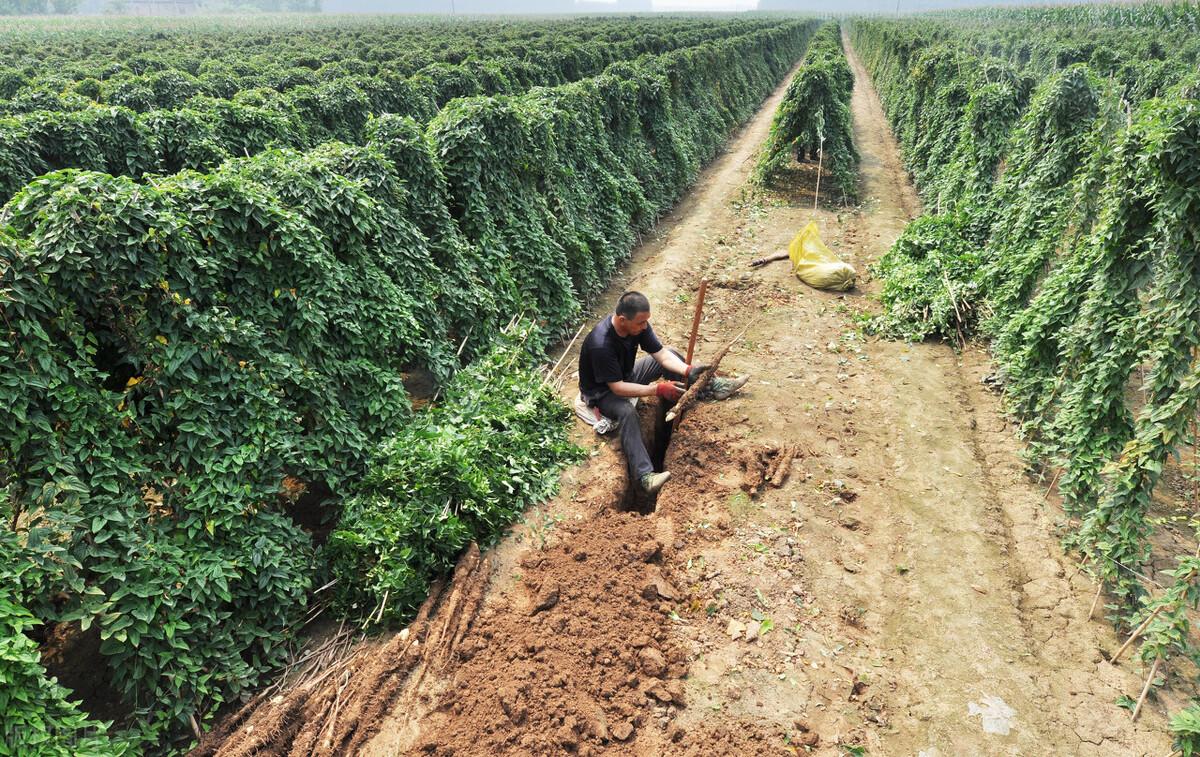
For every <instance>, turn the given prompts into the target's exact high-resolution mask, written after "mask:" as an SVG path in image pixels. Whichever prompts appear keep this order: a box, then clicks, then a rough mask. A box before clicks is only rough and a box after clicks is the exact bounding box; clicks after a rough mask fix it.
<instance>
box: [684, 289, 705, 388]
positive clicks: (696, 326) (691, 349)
mask: <svg viewBox="0 0 1200 757" xmlns="http://www.w3.org/2000/svg"><path fill="white" fill-rule="evenodd" d="M707 291H708V279H700V292H699V293H698V294H697V295H696V313H695V315H693V316H692V335H691V337H690V338H689V339H688V350H687V360H686V361H684V362H686V363H687V364H688V365H691V364H692V355H693V354H694V353H695V351H696V334H697V333H699V331H700V314H701V311H703V310H704V294H705V293H706V292H707ZM684 378H687V377H686V376H685V377H684Z"/></svg>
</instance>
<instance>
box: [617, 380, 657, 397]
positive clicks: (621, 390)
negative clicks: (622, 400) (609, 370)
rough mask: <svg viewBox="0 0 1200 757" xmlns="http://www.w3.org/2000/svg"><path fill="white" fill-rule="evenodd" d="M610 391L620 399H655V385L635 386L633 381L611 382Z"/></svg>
mask: <svg viewBox="0 0 1200 757" xmlns="http://www.w3.org/2000/svg"><path fill="white" fill-rule="evenodd" d="M608 389H609V391H611V392H612V393H613V394H615V395H617V396H618V397H653V396H654V393H655V387H654V384H635V383H633V382H632V381H609V382H608Z"/></svg>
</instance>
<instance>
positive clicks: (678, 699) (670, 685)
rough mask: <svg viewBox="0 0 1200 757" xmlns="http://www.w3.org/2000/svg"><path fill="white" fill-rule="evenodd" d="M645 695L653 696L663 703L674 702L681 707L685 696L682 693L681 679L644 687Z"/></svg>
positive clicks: (684, 701)
mask: <svg viewBox="0 0 1200 757" xmlns="http://www.w3.org/2000/svg"><path fill="white" fill-rule="evenodd" d="M646 695H647V696H649V697H653V698H654V699H657V700H658V701H660V702H662V703H663V704H672V703H674V704H676V705H679V706H680V707H683V706H684V704H685V703H686V698H685V697H684V694H683V683H682V682H681V681H667V682H666V683H656V684H654V685H653V686H651V687H650V688H648V689H646Z"/></svg>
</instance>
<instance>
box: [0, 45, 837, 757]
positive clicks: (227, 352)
mask: <svg viewBox="0 0 1200 757" xmlns="http://www.w3.org/2000/svg"><path fill="white" fill-rule="evenodd" d="M814 27H815V24H813V23H809V22H784V21H781V22H776V23H774V24H772V25H771V26H769V27H768V28H765V29H760V30H758V31H754V32H751V33H747V34H742V35H736V36H731V37H727V38H724V39H716V40H713V41H710V42H705V43H703V44H700V45H696V46H693V47H689V48H686V49H681V50H676V51H672V52H668V53H666V54H664V55H660V56H654V57H642V58H639V59H638V60H635V61H628V62H620V63H616V64H613V65H611V66H609V67H608V68H607V70H606V71H605V72H604V73H603V74H601V75H599V76H596V77H593V78H588V79H583V80H581V81H578V82H573V83H569V84H565V85H562V86H558V87H552V88H538V89H534V90H531V91H529V92H527V93H524V94H520V95H514V96H497V97H468V98H461V99H457V100H454V101H452V102H450V103H449V104H448V105H447V106H446V107H445V108H443V109H442V110H441V111H440V112H439V113H438V114H437V115H436V116H435V117H434V118H432V119H431V120H430V121H429V122H428V123H421V122H418V121H416V120H414V119H412V118H408V117H402V116H395V115H385V116H381V117H379V118H375V119H372V120H370V121H368V122H366V124H365V126H364V134H363V140H362V141H363V143H362V144H361V145H347V144H343V143H329V144H325V145H320V146H317V147H314V148H312V149H309V150H306V151H300V150H294V149H286V150H267V151H264V152H261V153H260V154H257V155H253V156H251V157H246V158H240V159H233V160H229V161H226V162H224V163H223V164H221V165H220V166H219V167H217V168H216V169H215V170H213V171H211V172H210V173H206V174H204V173H197V172H192V171H183V172H180V173H177V174H173V175H169V176H157V177H146V178H145V180H138V179H136V178H134V177H131V176H114V175H111V174H107V173H99V172H92V171H77V170H68V171H60V172H57V173H52V174H50V175H48V176H45V177H43V178H39V179H36V180H35V181H33V182H32V183H31V184H30V185H29V186H27V187H26V188H24V189H23V190H22V191H20V192H19V193H18V194H17V195H16V196H15V197H14V198H13V199H12V200H11V201H10V202H9V203H8V205H7V206H6V207H5V208H4V210H3V212H2V214H0V221H2V222H3V224H4V226H3V232H2V233H0V315H2V316H3V318H2V321H3V324H4V325H3V327H0V377H2V378H0V406H2V407H3V410H0V476H3V478H0V488H2V489H3V492H4V495H5V496H4V499H5V500H6V501H8V502H10V503H11V506H12V511H11V512H10V513H9V517H6V518H5V519H4V520H5V524H6V526H5V528H3V530H0V549H3V550H4V560H3V561H2V564H3V565H5V566H19V567H17V568H16V570H17V573H16V574H15V575H5V576H4V579H5V581H4V584H5V587H6V591H7V592H8V594H7V595H6V596H5V597H0V610H4V611H5V614H4V618H5V619H6V621H5V622H6V623H7V626H6V627H7V628H9V630H10V632H12V633H13V636H12V639H13V640H15V642H18V643H19V642H20V638H19V636H20V631H15V632H13V631H12V629H13V628H18V629H19V628H20V627H21V625H22V624H23V623H28V622H30V621H29V620H28V617H29V616H30V615H32V617H33V618H34V619H35V620H36V621H39V622H42V623H58V624H79V627H80V628H81V629H82V630H83V631H84V632H89V631H88V629H91V630H90V633H98V634H99V638H100V641H101V645H100V652H101V654H102V655H103V656H104V659H105V664H106V665H107V667H108V668H109V670H110V672H111V678H112V680H113V681H114V683H115V685H116V686H117V687H118V689H119V690H120V691H121V693H122V696H123V697H124V699H125V701H126V702H127V704H128V705H130V706H131V708H133V710H134V712H135V714H136V722H139V723H141V724H143V725H142V728H143V730H142V731H141V732H140V733H137V734H133V735H132V736H129V738H131V739H132V740H133V742H135V743H140V744H142V745H143V747H142V748H144V745H146V744H154V743H159V744H163V743H166V742H163V741H161V739H163V737H164V734H166V733H172V734H175V735H176V737H178V735H179V734H180V733H182V732H186V731H188V730H190V727H189V724H190V723H191V722H192V721H193V719H194V721H195V723H196V724H203V723H205V722H207V721H208V720H209V719H211V717H212V716H213V714H214V712H215V711H216V709H217V708H218V707H219V706H220V705H221V703H222V702H225V701H229V700H230V698H232V697H236V696H238V695H240V694H241V693H242V692H245V691H246V690H247V688H248V687H250V686H252V685H254V683H255V681H257V680H258V678H259V676H261V675H262V673H263V672H264V671H266V670H269V669H270V668H272V667H273V666H275V665H277V664H279V662H280V661H281V660H282V659H283V657H284V655H286V653H287V650H288V649H289V646H290V640H291V636H292V631H293V629H294V628H295V626H296V624H297V622H298V621H299V620H300V619H301V618H303V617H304V614H305V611H306V608H307V602H308V592H309V590H310V589H311V588H312V587H313V586H314V585H316V584H315V582H316V581H318V580H320V581H322V582H324V581H325V580H326V578H327V575H326V574H327V572H329V571H330V570H331V571H332V573H331V575H332V577H333V578H335V579H337V581H338V587H339V588H338V590H337V591H338V595H339V607H340V608H341V609H342V611H343V612H346V613H348V614H350V615H351V616H355V615H358V616H361V615H362V614H363V612H364V608H367V607H370V608H371V609H374V608H375V607H376V606H379V607H380V608H381V614H383V613H386V614H385V617H387V618H401V617H403V616H404V615H405V613H407V612H408V611H410V610H411V608H412V606H413V604H414V603H415V602H417V601H418V599H419V597H420V595H421V593H422V592H423V591H424V587H425V585H426V582H427V581H428V579H429V574H430V571H432V570H436V569H437V568H439V567H441V566H443V565H444V564H445V563H446V561H447V560H448V559H450V558H451V557H452V556H453V554H454V552H455V551H456V550H457V549H458V548H459V547H461V546H462V544H463V543H465V541H466V540H469V539H472V538H476V539H484V538H487V537H489V536H490V535H494V534H495V533H496V532H497V531H498V530H499V529H500V528H502V527H503V526H504V524H505V523H506V522H507V519H508V518H510V517H511V516H512V513H513V512H516V511H518V510H519V509H520V507H522V506H523V505H524V504H527V503H528V502H529V501H531V500H532V499H535V498H537V497H540V496H544V494H545V492H546V491H548V489H549V487H551V486H552V484H553V476H550V477H549V478H547V477H546V476H547V475H548V473H547V472H549V473H552V472H553V471H554V470H555V468H556V465H558V464H561V462H562V461H563V460H564V459H566V458H567V457H569V450H568V449H567V448H566V447H564V446H563V445H562V444H561V443H560V441H558V440H557V439H558V437H556V436H555V433H553V432H552V431H551V430H550V426H549V423H550V421H552V420H554V418H555V417H556V416H555V415H554V414H553V413H552V412H551V411H550V410H549V409H548V407H549V406H547V405H546V404H545V402H544V398H543V399H539V395H538V394H537V393H533V394H531V395H530V397H529V398H528V402H524V401H522V400H520V399H519V398H518V397H517V395H515V394H514V392H515V391H516V387H519V386H520V385H521V384H522V382H521V381H520V380H516V379H513V378H512V377H508V378H506V377H505V375H506V374H504V370H502V369H503V368H504V367H505V366H512V365H513V364H514V363H519V362H520V361H519V360H518V359H517V356H519V354H521V351H522V350H524V351H533V352H538V351H540V350H541V348H542V346H543V345H544V344H545V341H546V340H547V339H548V338H550V337H551V336H553V335H555V334H558V333H561V332H562V331H563V330H564V329H565V328H566V327H567V326H568V324H570V323H571V322H573V320H574V319H576V318H577V316H578V315H579V313H580V309H581V304H582V303H583V302H584V301H586V299H587V298H588V297H590V296H591V295H593V294H594V293H595V292H597V291H598V290H599V288H600V287H601V286H602V285H603V283H604V282H605V281H606V280H607V278H608V277H609V276H610V274H611V273H612V271H613V270H614V268H615V266H616V265H617V263H618V262H619V261H620V260H622V259H623V258H624V257H625V256H626V255H627V254H628V252H629V250H630V249H631V247H632V245H633V243H634V241H635V239H636V236H637V234H638V233H639V232H640V231H642V230H644V229H646V228H648V227H649V226H650V225H651V224H652V223H653V222H654V221H655V220H656V218H657V217H658V216H659V215H660V214H661V213H662V212H663V211H664V210H665V209H666V208H668V207H669V206H670V205H671V204H672V203H673V202H674V201H675V199H676V198H677V197H678V196H679V194H680V193H681V192H682V191H683V190H684V188H685V187H686V186H687V185H688V184H689V183H690V182H691V181H692V180H693V178H694V177H695V175H696V172H697V171H698V170H699V167H700V166H701V164H702V163H703V162H704V161H706V160H708V159H709V158H710V157H712V156H713V155H714V154H715V152H716V151H717V150H718V149H719V147H720V145H721V144H722V143H723V141H724V139H725V138H726V135H727V134H728V133H729V131H730V129H731V128H732V127H733V126H735V125H736V124H738V123H740V122H741V121H742V120H744V119H745V118H746V117H747V116H749V114H750V113H751V112H752V111H753V109H754V108H755V107H756V106H757V105H758V103H759V102H761V100H762V98H763V97H764V96H765V95H766V94H767V93H768V92H769V91H770V90H771V88H772V87H774V86H775V84H776V83H777V82H778V81H779V79H780V78H781V77H782V75H783V74H784V73H785V72H786V71H787V69H788V68H789V67H790V66H791V64H792V63H793V61H795V60H797V59H798V58H799V56H800V55H801V54H802V53H803V50H804V47H805V45H806V44H807V41H808V39H809V37H810V36H811V34H812V32H813V30H814ZM520 314H526V318H525V319H518V320H533V321H536V322H537V324H539V325H538V327H537V328H535V329H532V330H528V329H527V330H526V335H525V336H524V343H523V347H521V348H520V349H519V350H518V351H517V352H516V353H513V352H512V349H511V348H508V349H509V351H508V352H507V353H506V352H504V351H503V350H504V349H505V348H504V345H497V344H496V340H497V335H499V334H501V333H502V332H503V331H504V328H503V326H504V324H505V323H506V322H510V321H512V320H513V317H514V316H519V315H520ZM459 345H461V346H459ZM459 350H461V351H462V354H463V357H464V359H466V360H469V361H473V362H474V365H475V366H476V367H474V368H472V369H470V370H468V371H465V372H460V373H459V374H458V376H456V377H455V378H454V379H453V381H459V382H467V383H465V384H461V386H460V387H459V388H458V389H455V388H454V384H453V383H452V385H451V388H450V390H449V400H448V401H447V403H446V405H445V406H443V407H441V408H439V409H438V411H437V413H438V414H437V415H436V416H430V417H425V416H424V415H419V416H414V414H413V413H412V412H411V411H410V410H409V406H408V400H407V397H406V393H405V389H404V383H403V382H404V378H405V375H406V373H407V372H408V371H411V370H413V369H414V368H423V369H427V370H429V371H430V372H431V373H432V374H433V375H434V376H435V377H436V378H438V379H439V380H445V379H446V378H447V377H448V376H449V375H450V374H451V373H452V372H453V371H454V370H455V368H456V367H457V366H458V364H459V361H458V358H457V357H456V353H457V352H459ZM496 350H500V351H496ZM487 366H492V367H491V368H488V367H487ZM497 366H499V367H497ZM514 370H516V368H515V367H514ZM489 376H490V378H489ZM460 377H462V378H460ZM527 380H528V379H526V380H525V381H527ZM505 428H508V429H509V430H508V432H506V433H502V434H500V433H497V431H500V430H503V429H505ZM558 433H561V430H560V431H559V432H558ZM381 442H382V444H381ZM423 444H424V445H425V446H424V447H422V446H421V445H423ZM506 444H508V445H512V446H507V447H506V446H505V445H506ZM452 474H456V475H457V478H454V477H450V478H448V476H451V475H452ZM454 481H458V483H457V484H453V485H451V484H452V482H454ZM285 482H287V485H286V486H285ZM501 482H507V484H503V483H501ZM498 487H502V488H504V489H505V491H498V490H497V489H498ZM305 490H306V491H307V495H306V496H311V495H319V494H320V493H321V492H326V493H329V492H332V493H333V498H334V499H336V500H338V501H343V500H352V504H351V505H347V506H346V508H345V510H344V514H343V516H342V518H343V520H342V522H341V524H340V525H339V526H338V528H337V530H336V532H335V533H336V534H337V535H336V536H335V537H334V538H331V540H330V543H329V546H327V547H315V546H314V545H313V543H312V542H311V540H310V538H309V536H308V535H307V534H306V533H305V531H303V530H302V529H301V528H300V527H299V526H298V525H296V523H295V522H294V520H293V518H292V517H290V515H289V512H290V510H291V507H292V505H291V504H289V502H290V500H289V498H288V497H287V496H284V495H283V494H281V492H286V493H293V494H294V493H295V492H297V491H305ZM330 555H332V556H333V558H332V561H331V562H332V567H331V568H327V567H325V566H327V565H328V564H329V563H330V560H329V557H330ZM381 593H382V596H380V594H381ZM385 599H386V600H387V601H383V600H385ZM6 603H7V604H6ZM6 608H7V609H6ZM0 643H7V642H5V641H2V640H0ZM24 654H25V655H26V657H25V659H28V653H27V650H26V652H24ZM21 671H22V672H21V675H23V676H24V677H25V679H30V680H35V681H37V680H41V679H38V677H37V675H35V674H36V670H32V672H31V668H30V667H29V665H25V666H24V667H22V668H21ZM0 673H3V671H0ZM43 675H44V674H43ZM39 686H40V687H41V688H40V689H39V690H38V692H37V694H36V695H33V694H30V695H28V696H26V700H28V701H37V702H40V703H42V705H41V706H40V709H39V706H32V707H24V708H20V709H18V710H16V711H15V712H17V714H16V715H8V716H7V717H6V718H4V719H0V726H3V730H0V734H2V735H3V737H4V738H5V739H7V740H8V743H10V744H11V743H13V739H14V737H15V736H14V733H15V732H16V731H14V730H13V729H24V731H25V732H26V733H27V734H28V733H33V734H40V737H41V738H43V740H44V741H45V743H46V744H48V745H49V746H48V747H47V748H46V750H45V751H47V752H55V751H57V752H58V753H68V752H72V751H85V750H84V749H83V747H82V746H81V744H85V742H82V741H80V739H81V738H83V737H84V736H86V735H88V734H91V735H92V736H95V737H96V738H99V739H102V740H103V739H108V738H109V737H107V736H104V735H103V734H101V735H99V736H96V733H97V731H96V727H95V726H87V727H80V724H79V722H78V717H79V716H78V712H77V711H76V712H75V713H74V714H71V713H68V714H67V715H64V714H62V708H63V707H64V706H65V705H64V704H63V702H62V701H61V700H62V697H61V696H60V695H61V692H55V691H54V690H53V689H51V688H48V684H46V683H44V682H42V683H41V684H39ZM14 723H15V724H16V725H15V726H14V725H13V724H14ZM121 738H122V739H125V738H126V736H122V737H121ZM115 743H116V742H112V741H111V740H110V743H108V744H107V745H106V746H104V747H103V748H102V749H101V750H100V751H103V749H110V750H111V749H115V747H114V744H115ZM89 748H90V747H89Z"/></svg>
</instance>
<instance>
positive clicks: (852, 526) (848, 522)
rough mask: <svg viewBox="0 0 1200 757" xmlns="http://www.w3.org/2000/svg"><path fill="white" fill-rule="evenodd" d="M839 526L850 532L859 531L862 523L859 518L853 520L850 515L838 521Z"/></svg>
mask: <svg viewBox="0 0 1200 757" xmlns="http://www.w3.org/2000/svg"><path fill="white" fill-rule="evenodd" d="M838 525H839V526H841V527H842V528H845V529H848V530H850V531H857V530H858V529H859V527H860V526H862V521H860V520H859V519H858V518H851V517H850V516H849V515H844V516H842V517H841V518H839V519H838Z"/></svg>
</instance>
